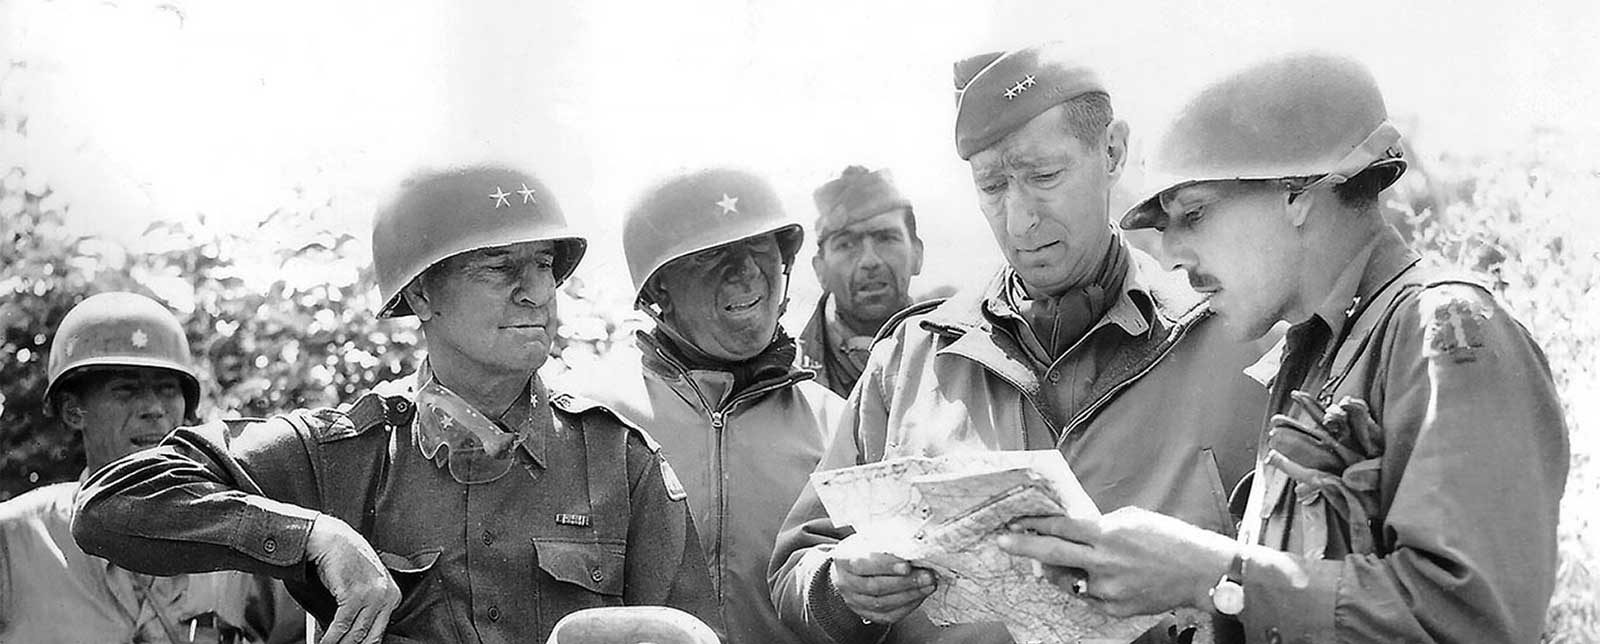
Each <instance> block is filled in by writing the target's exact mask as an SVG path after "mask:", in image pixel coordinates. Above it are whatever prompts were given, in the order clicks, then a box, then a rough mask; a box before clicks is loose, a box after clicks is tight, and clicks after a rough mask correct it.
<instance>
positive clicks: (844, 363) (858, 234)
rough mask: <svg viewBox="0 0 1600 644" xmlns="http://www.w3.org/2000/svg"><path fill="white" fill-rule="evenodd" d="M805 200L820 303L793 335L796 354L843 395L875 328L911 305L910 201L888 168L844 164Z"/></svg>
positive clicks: (914, 263)
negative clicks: (810, 210)
mask: <svg viewBox="0 0 1600 644" xmlns="http://www.w3.org/2000/svg"><path fill="white" fill-rule="evenodd" d="M812 197H813V199H814V200H815V201H816V204H817V225H816V235H817V253H816V254H815V255H812V256H811V268H812V269H813V270H815V271H816V273H817V281H818V282H820V283H821V284H822V298H821V299H820V300H818V301H817V308H816V310H815V311H814V312H813V313H812V314H811V319H810V321H808V322H807V323H806V328H805V330H804V331H801V332H800V340H799V342H800V350H801V352H802V354H803V356H804V363H803V364H804V365H805V366H806V367H807V368H809V369H811V370H813V371H815V372H817V380H818V381H819V382H821V383H822V384H824V385H826V386H827V387H828V389H831V390H833V392H834V393H836V394H839V395H840V396H849V395H850V389H851V388H852V387H854V386H855V384H856V379H858V378H860V377H861V370H862V369H863V368H865V367H866V365H867V354H868V352H869V351H870V350H871V349H872V340H873V338H874V337H876V336H877V335H878V330H879V329H880V328H882V327H883V323H884V322H887V321H888V320H889V318H890V317H892V316H893V315H894V314H895V313H898V312H899V311H901V310H903V309H905V308H906V307H907V306H910V305H911V292H910V286H911V277H912V276H913V275H916V274H918V273H920V272H922V238H920V237H918V236H917V216H916V214H915V213H913V212H912V211H911V202H910V201H908V200H907V199H906V198H905V197H903V196H901V195H900V191H899V190H897V189H896V188H895V186H894V180H893V179H892V177H891V176H890V174H889V171H888V170H878V171H876V172H872V171H868V170H867V169H866V168H863V167H861V166H854V165H853V166H850V167H848V168H845V169H844V172H842V173H840V175H839V177H838V178H837V179H834V180H832V181H829V182H827V183H825V184H823V185H822V187H820V188H817V190H816V192H815V193H813V194H812Z"/></svg>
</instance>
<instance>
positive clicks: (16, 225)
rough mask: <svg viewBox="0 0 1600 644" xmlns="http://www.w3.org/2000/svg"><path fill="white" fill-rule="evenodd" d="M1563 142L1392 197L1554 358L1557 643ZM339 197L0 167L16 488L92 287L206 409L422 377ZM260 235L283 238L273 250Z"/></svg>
mask: <svg viewBox="0 0 1600 644" xmlns="http://www.w3.org/2000/svg"><path fill="white" fill-rule="evenodd" d="M26 126H27V122H26V119H25V118H19V117H15V116H13V117H11V118H9V119H7V118H6V117H5V115H3V114H0V140H7V139H9V140H11V141H13V142H14V141H16V140H17V139H18V138H20V137H23V136H26V133H27V132H26V130H27V127H26ZM1560 143H1561V139H1560V137H1558V136H1556V135H1555V134H1552V133H1535V134H1534V135H1533V136H1532V138H1531V141H1530V144H1529V145H1527V146H1524V147H1521V148H1519V149H1517V150H1515V151H1509V152H1506V153H1503V154H1498V155H1493V156H1474V157H1458V156H1449V155H1446V156H1440V157H1437V158H1426V157H1423V156H1419V155H1416V154H1413V155H1412V156H1411V158H1412V159H1413V160H1414V165H1413V171H1412V172H1411V173H1408V175H1407V177H1406V179H1405V180H1404V181H1403V182H1402V183H1401V184H1400V185H1399V187H1398V189H1397V190H1395V191H1393V192H1392V193H1390V198H1389V202H1388V204H1387V205H1388V215H1389V216H1390V217H1391V218H1392V220H1393V221H1394V222H1395V223H1396V224H1397V225H1398V226H1400V227H1401V229H1402V230H1403V231H1405V232H1406V234H1407V235H1408V237H1409V238H1410V239H1411V240H1412V242H1413V243H1414V244H1415V245H1416V246H1417V247H1418V248H1420V249H1422V250H1424V251H1425V252H1426V253H1427V254H1428V256H1429V257H1430V259H1431V260H1432V261H1435V262H1438V263H1440V264H1443V265H1446V266H1450V267H1454V268H1458V269H1462V270H1467V271H1471V272H1474V273H1476V274H1478V275H1479V276H1480V277H1481V278H1482V279H1483V280H1484V281H1485V282H1486V283H1489V284H1492V285H1493V286H1494V289H1495V290H1496V292H1497V293H1498V295H1499V296H1500V297H1501V298H1502V299H1503V300H1504V302H1505V303H1506V305H1507V306H1508V307H1509V308H1510V309H1511V310H1512V311H1513V312H1514V313H1515V314H1516V315H1517V316H1518V318H1519V319H1520V320H1521V321H1522V322H1523V323H1524V324H1525V325H1526V326H1527V327H1528V328H1529V330H1530V331H1531V332H1532V333H1533V334H1534V336H1535V337H1536V338H1537V339H1538V340H1539V342H1540V343H1541V345H1542V346H1543V347H1544V349H1545V351H1546V353H1547V355H1548V356H1549V358H1550V363H1551V367H1552V370H1553V371H1554V373H1555V378H1556V382H1557V384H1558V385H1559V387H1560V390H1561V392H1562V394H1563V402H1564V407H1565V410H1566V413H1567V419H1568V424H1569V426H1570V431H1571V437H1572V474H1571V476H1570V478H1569V481H1568V485H1567V493H1566V497H1565V498H1564V499H1563V507H1562V523H1561V528H1560V554H1561V567H1560V570H1559V574H1558V587H1557V591H1556V597H1555V600H1554V602H1553V603H1552V606H1551V608H1550V614H1549V624H1548V627H1547V632H1546V636H1545V640H1546V641H1548V642H1563V643H1565V642H1592V641H1600V596H1597V589H1600V579H1597V573H1600V568H1597V565H1600V544H1597V543H1596V538H1597V535H1596V534H1595V527H1596V514H1597V510H1596V508H1600V465H1597V464H1596V460H1595V459H1596V454H1597V453H1600V324H1596V323H1595V320H1596V316H1597V315H1600V310H1597V301H1600V288H1597V287H1600V254H1597V251H1596V247H1595V244H1594V239H1593V237H1594V234H1593V233H1589V232H1586V231H1585V227H1586V224H1587V222H1586V221H1585V220H1584V218H1585V217H1587V216H1588V215H1587V214H1586V213H1587V212H1588V210H1589V209H1590V208H1592V205H1593V204H1594V203H1597V202H1600V173H1597V172H1596V169H1595V168H1594V167H1593V165H1592V161H1591V160H1589V159H1585V158H1582V157H1581V156H1579V155H1578V154H1576V153H1574V152H1572V151H1570V150H1566V149H1563V148H1562V147H1561V146H1560ZM1424 160H1425V161H1426V162H1424ZM333 205H334V204H330V203H326V202H323V203H297V204H289V205H286V206H285V207H283V208H282V209H280V210H278V211H275V212H272V213H268V214H266V215H265V216H263V218H262V220H261V222H260V223H259V224H258V225H257V229H256V231H255V232H254V233H253V234H249V235H242V234H238V233H226V232H221V230H220V228H219V227H218V226H215V225H212V224H209V223H208V222H207V221H206V220H205V218H204V217H203V216H195V217H192V218H189V219H185V220H173V221H167V222H162V223H158V224H155V225H153V226H151V228H150V229H149V230H147V231H146V232H145V235H144V238H143V239H141V240H140V243H139V246H140V250H141V252H130V251H129V249H128V248H125V247H123V246H122V245H120V244H117V243H115V242H112V241H109V240H106V239H100V238H96V237H93V236H82V235H79V234H76V233H74V232H72V231H70V230H68V229H67V228H66V227H65V226H64V225H63V216H62V215H63V213H64V212H65V211H66V210H67V208H68V207H69V206H70V204H67V203H65V201H64V200H63V199H61V198H60V197H59V196H58V195H56V194H55V193H53V192H52V190H51V188H50V186H49V185H48V183H47V182H46V181H44V180H43V179H40V178H38V177H36V176H30V174H29V173H28V170H27V168H25V167H20V166H19V167H0V333H3V334H4V335H3V344H0V500H4V499H6V498H9V497H11V496H14V495H16V494H18V493H21V492H23V491H25V490H27V489H30V488H32V487H36V486H39V485H44V484H47V483H52V482H56V481H63V480H71V479H73V478H76V477H77V475H78V474H79V472H80V470H81V468H82V467H83V454H82V444H81V441H80V440H79V437H78V436H76V435H74V434H72V433H70V432H67V431H64V430H63V429H61V428H60V427H59V425H58V424H56V423H55V422H53V421H52V420H50V419H48V418H45V417H44V416H43V415H42V405H41V401H40V395H41V393H42V392H43V390H44V384H45V382H44V368H45V365H44V362H45V359H46V356H48V355H49V348H50V340H51V338H50V335H51V329H53V328H54V327H55V326H56V324H57V323H58V322H59V320H60V319H61V317H62V316H63V315H64V314H65V313H66V311H67V310H68V309H70V308H71V307H72V306H73V305H74V304H76V303H77V302H79V301H81V300H82V299H83V298H84V297H86V296H88V295H90V294H93V293H97V292H103V291H109V290H130V291H135V292H140V293H144V294H147V295H150V296H152V297H155V298H157V299H158V300H161V301H163V302H165V303H167V304H168V305H169V306H170V307H172V308H173V309H174V310H176V311H178V313H179V315H180V318H181V319H182V320H183V322H184V325H185V328H186V330H187V332H188V336H189V341H190V343H191V346H192V348H193V352H194V358H195V363H196V365H197V367H198V369H199V371H200V375H201V382H202V386H203V387H204V390H205V396H204V400H203V402H202V406H201V411H200V413H201V415H202V417H217V416H222V415H235V414H237V415H249V416H259V415H268V414H271V413H275V412H277V411H280V410H283V409H287V408H293V407H302V406H315V405H329V404H334V403H336V402H337V401H338V400H340V399H342V398H344V397H347V396H348V395H350V394H353V393H356V392H359V391H362V390H365V389H366V388H368V387H369V386H370V385H372V384H373V383H375V382H378V381H381V380H384V379H388V378H391V377H394V376H396V375H399V374H403V373H407V372H409V371H411V370H412V369H413V368H414V366H415V363H416V361H417V359H418V357H419V356H418V354H417V352H416V350H415V345H416V340H417V337H416V335H417V333H416V328H415V325H414V324H412V323H407V322H405V321H398V322H397V321H380V320H377V319H375V318H374V317H373V311H374V310H375V309H376V308H377V305H378V304H379V303H378V302H377V294H376V288H375V287H374V282H373V278H372V273H371V270H370V269H369V268H368V261H367V259H366V258H367V257H368V251H367V249H366V248H365V243H364V242H361V241H358V240H356V239H355V238H354V237H352V236H351V235H349V234H344V233H340V232H336V231H333V230H329V226H328V224H327V222H325V221H323V219H325V217H324V216H323V215H321V214H319V213H326V212H328V209H329V208H330V207H332V206H333ZM261 239H271V240H280V241H279V242H278V243H276V244H275V245H274V246H273V247H263V244H261V243H260V241H259V240H261ZM934 252H936V249H930V254H932V253H934ZM263 276H270V277H266V278H265V279H263ZM603 295H604V294H598V293H596V292H595V291H594V290H593V289H591V288H589V287H587V286H586V285H585V284H584V283H583V282H582V280H581V279H574V280H572V281H571V282H569V283H568V284H567V286H566V287H565V288H564V289H563V291H562V294H561V297H562V303H561V332H560V335H559V337H558V340H557V342H556V344H555V346H554V347H553V348H552V354H553V357H554V358H555V359H554V360H552V361H551V364H550V366H549V367H548V368H549V369H550V370H552V371H559V370H561V369H563V368H564V367H565V365H566V364H568V363H571V362H576V361H583V360H592V359H594V358H595V357H596V356H600V355H603V354H604V353H606V352H607V351H609V350H610V349H611V348H612V347H613V346H615V345H617V344H618V343H626V342H628V341H629V340H628V338H629V337H630V332H631V330H632V329H634V328H637V327H638V326H639V325H640V324H641V321H640V319H639V317H638V316H637V314H635V313H633V312H632V311H630V310H628V309H627V307H626V306H625V305H621V304H620V303H621V302H623V301H624V300H625V298H614V297H604V296H603ZM1514 429H1515V428H1508V430H1514Z"/></svg>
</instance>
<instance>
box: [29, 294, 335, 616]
mask: <svg viewBox="0 0 1600 644" xmlns="http://www.w3.org/2000/svg"><path fill="white" fill-rule="evenodd" d="M47 375H48V379H49V380H48V384H47V385H46V386H45V405H46V408H45V413H46V414H47V415H52V416H55V417H57V418H59V419H60V420H61V423H62V424H63V425H64V426H66V427H67V428H69V429H72V430H74V431H77V432H80V433H82V434H83V446H84V456H85V460H86V461H87V462H86V467H85V468H84V476H85V477H87V476H88V475H89V473H90V472H93V471H95V470H97V469H99V468H100V467H101V466H103V465H105V464H106V463H109V462H111V461H113V460H116V459H118V458H121V457H122V456H124V455H127V454H132V453H134V452H137V451H139V450H141V449H144V448H146V447H149V446H151V445H155V444H156V442H157V441H160V440H161V437H163V436H165V435H166V434H167V432H169V431H172V428H174V427H177V426H178V425H180V424H182V423H183V422H184V421H185V420H189V419H193V418H194V414H195V407H196V405H198V404H199V402H200V381H199V379H198V378H196V377H195V372H194V369H193V368H192V367H191V366H190V357H189V340H188V338H186V337H185V336H184V332H183V326H182V325H180V324H179V323H178V319H177V318H176V317H173V315H172V312H171V311H168V310H167V309H166V307H164V306H162V305H161V304H159V303H157V302H156V301H155V300H152V299H150V298H148V297H145V296H143V295H137V294H134V293H101V294H99V295H94V296H91V297H89V298H87V299H85V300H83V301H82V302H79V303H78V304H77V305H76V306H74V307H72V310H70V311H68V312H67V314H66V316H65V317H63V318H62V319H61V323H60V324H59V325H58V326H57V327H56V330H55V333H54V336H53V337H52V339H51V343H50V358H49V364H48V366H47ZM78 488H79V483H78V482H68V483H56V484H54V485H46V486H44V487H40V488H38V489H35V490H31V491H29V492H27V493H26V494H23V495H21V496H18V497H16V498H14V499H11V500H8V501H5V502H3V503H0V641H3V642H36V643H41V644H42V643H48V642H61V643H63V644H65V643H69V642H131V641H139V642H162V643H166V642H171V643H172V644H178V643H180V642H181V643H183V644H189V643H190V642H295V641H298V640H300V638H302V637H303V636H304V633H305V613H303V612H301V611H300V609H299V607H297V606H295V605H294V602H293V601H292V600H290V599H289V597H288V595H286V594H284V593H283V591H282V587H281V586H280V585H279V584H278V582H276V581H274V580H273V579H272V578H271V577H266V576H258V575H246V574H242V573H238V572H231V571H230V572H214V573H202V574H193V575H181V576H175V577H151V576H149V575H142V574H138V573H134V572H129V571H127V570H124V569H122V568H119V567H117V566H115V565H113V564H111V563H109V562H107V561H106V560H104V559H101V558H99V557H95V556H91V555H89V554H86V553H85V552H84V551H83V550H81V549H79V548H78V544H77V543H76V542H74V541H73V540H72V517H73V507H72V500H73V496H74V495H75V494H76V493H77V492H78Z"/></svg>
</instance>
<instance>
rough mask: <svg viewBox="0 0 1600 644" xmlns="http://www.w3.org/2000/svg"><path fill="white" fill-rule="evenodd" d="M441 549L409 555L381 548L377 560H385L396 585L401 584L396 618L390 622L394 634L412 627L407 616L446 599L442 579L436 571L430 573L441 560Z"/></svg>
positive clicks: (416, 614) (424, 612) (427, 611)
mask: <svg viewBox="0 0 1600 644" xmlns="http://www.w3.org/2000/svg"><path fill="white" fill-rule="evenodd" d="M439 553H440V550H438V549H429V550H424V551H421V552H416V553H412V554H410V555H398V554H395V553H392V552H383V551H379V552H378V560H379V561H381V562H383V567H384V568H387V569H388V570H389V576H390V577H392V578H394V583H395V585H396V586H399V587H400V605H399V606H396V607H395V610H394V613H393V619H394V621H393V622H392V623H391V624H390V626H389V631H390V632H391V633H392V634H396V635H400V634H404V633H405V632H407V631H409V630H410V628H411V627H412V626H415V625H413V624H407V623H406V622H407V620H409V619H411V618H414V617H418V616H422V615H424V614H428V613H430V612H432V611H429V610H428V607H430V606H432V605H434V604H437V603H439V602H440V601H443V600H444V593H443V590H442V588H441V587H440V584H441V580H440V579H439V578H438V576H437V575H429V574H428V571H429V570H431V569H432V568H433V565H434V564H435V563H437V562H438V561H439Z"/></svg>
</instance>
